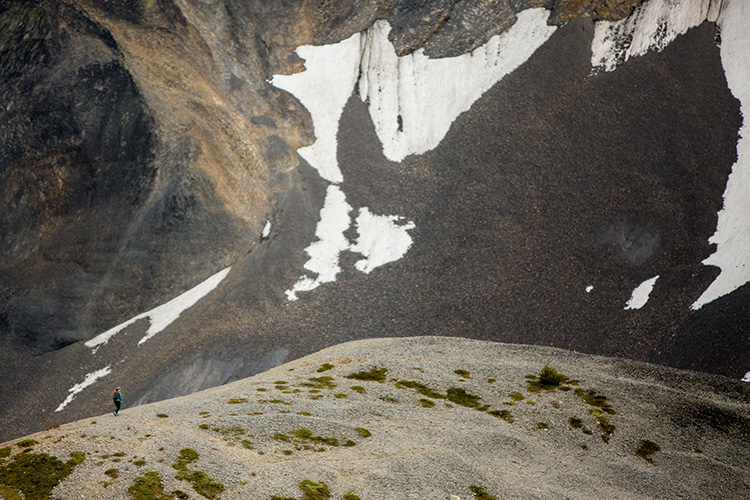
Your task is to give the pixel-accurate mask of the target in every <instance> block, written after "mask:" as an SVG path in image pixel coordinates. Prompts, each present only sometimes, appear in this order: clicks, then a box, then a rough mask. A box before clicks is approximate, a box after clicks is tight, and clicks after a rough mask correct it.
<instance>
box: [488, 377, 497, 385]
mask: <svg viewBox="0 0 750 500" xmlns="http://www.w3.org/2000/svg"><path fill="white" fill-rule="evenodd" d="M494 382H495V379H494V378H488V379H487V383H488V384H492V383H494Z"/></svg>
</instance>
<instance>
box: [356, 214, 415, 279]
mask: <svg viewBox="0 0 750 500" xmlns="http://www.w3.org/2000/svg"><path fill="white" fill-rule="evenodd" d="M411 229H414V223H413V222H409V221H406V220H404V218H403V217H399V216H397V215H373V214H371V213H370V210H369V209H368V208H367V207H364V208H362V209H360V211H359V217H357V232H358V233H359V238H358V239H357V243H355V244H354V245H352V246H351V247H350V250H351V251H352V252H357V253H361V254H362V255H364V256H365V258H364V259H362V260H360V261H358V262H357V263H356V264H354V267H356V268H357V269H358V270H359V271H362V272H363V273H365V274H369V273H370V271H372V270H373V269H375V268H376V267H380V266H382V265H384V264H387V263H389V262H394V261H396V260H398V259H400V258H401V257H403V256H404V255H405V254H406V252H407V251H408V250H409V248H410V247H411V245H412V239H411V236H409V233H407V231H409V230H411Z"/></svg>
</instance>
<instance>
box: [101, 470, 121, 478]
mask: <svg viewBox="0 0 750 500" xmlns="http://www.w3.org/2000/svg"><path fill="white" fill-rule="evenodd" d="M104 474H106V475H107V476H109V477H111V478H112V479H117V478H118V477H119V476H120V471H119V469H107V470H106V471H104Z"/></svg>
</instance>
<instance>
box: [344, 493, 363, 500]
mask: <svg viewBox="0 0 750 500" xmlns="http://www.w3.org/2000/svg"><path fill="white" fill-rule="evenodd" d="M344 500H360V498H359V496H358V495H355V494H354V493H352V492H351V491H348V492H347V493H346V494H345V495H344Z"/></svg>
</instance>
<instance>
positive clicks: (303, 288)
mask: <svg viewBox="0 0 750 500" xmlns="http://www.w3.org/2000/svg"><path fill="white" fill-rule="evenodd" d="M351 210H352V207H351V206H350V205H349V204H348V203H347V202H346V195H344V193H343V191H341V189H340V188H339V187H338V186H328V190H327V191H326V199H325V203H324V205H323V208H322V209H321V210H320V222H318V226H317V227H316V228H315V236H317V238H318V239H317V241H314V242H313V243H312V244H311V245H310V246H309V247H307V249H305V251H306V252H307V253H308V255H309V256H310V259H309V260H308V261H307V262H306V263H305V269H307V270H308V271H312V272H314V273H317V274H318V277H317V278H315V279H312V278H309V277H307V276H302V277H301V278H300V279H299V281H297V283H296V284H295V285H294V286H293V287H292V289H291V290H287V291H286V296H287V298H288V299H289V300H297V298H298V297H297V292H307V291H310V290H314V289H315V288H318V287H319V286H320V285H321V284H322V283H328V282H331V281H334V280H335V279H336V275H337V274H338V273H339V272H340V271H341V267H340V266H339V253H341V252H343V251H344V250H346V249H347V248H349V240H347V239H346V237H345V236H344V231H346V230H347V229H349V225H350V223H351V218H350V217H349V212H351Z"/></svg>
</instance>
